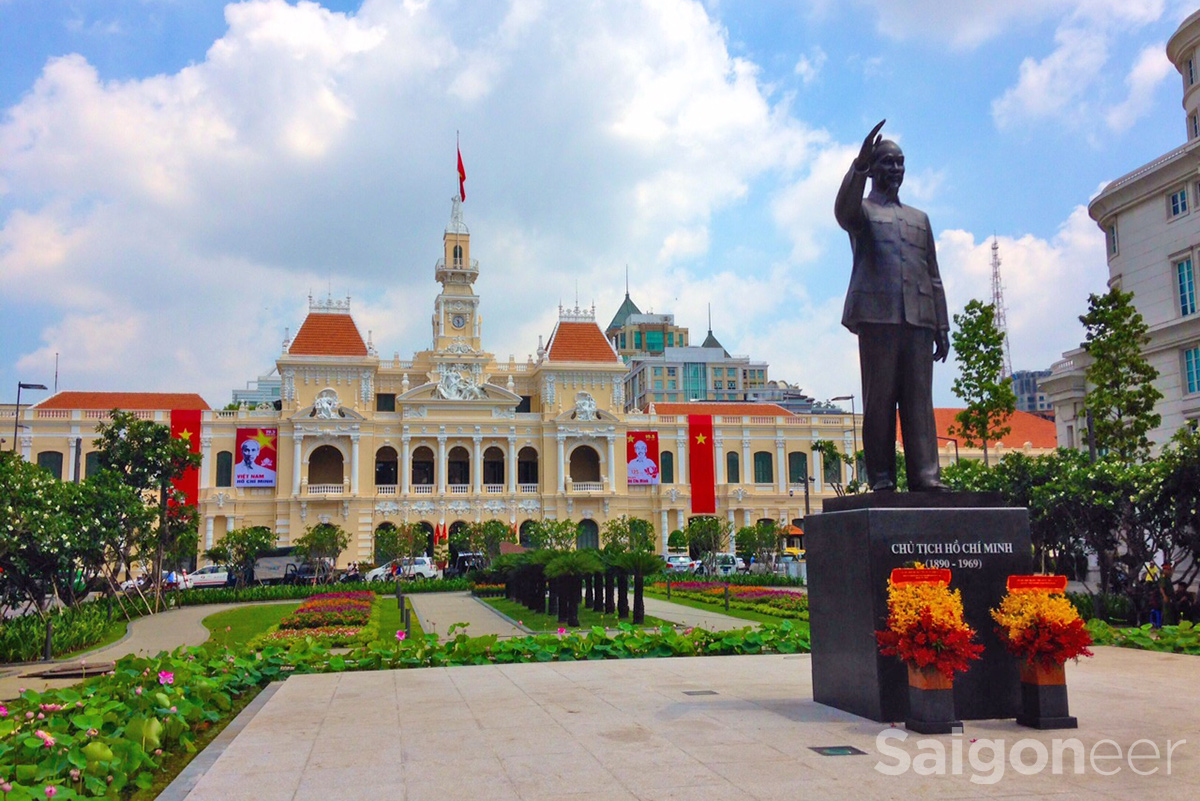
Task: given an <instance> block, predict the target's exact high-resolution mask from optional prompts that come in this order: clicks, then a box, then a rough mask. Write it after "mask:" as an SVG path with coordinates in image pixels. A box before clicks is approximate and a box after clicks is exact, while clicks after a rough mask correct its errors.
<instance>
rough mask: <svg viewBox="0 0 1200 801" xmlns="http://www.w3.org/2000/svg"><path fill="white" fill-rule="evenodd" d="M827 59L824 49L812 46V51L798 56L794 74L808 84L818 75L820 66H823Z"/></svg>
mask: <svg viewBox="0 0 1200 801" xmlns="http://www.w3.org/2000/svg"><path fill="white" fill-rule="evenodd" d="M827 59H828V56H826V55H825V51H824V50H822V49H821V48H820V47H814V48H813V51H812V53H810V54H804V55H801V56H800V60H799V61H797V62H796V74H797V75H799V76H800V80H802V81H804V83H805V85H808V84H810V83H812V82H813V81H815V80H816V79H817V77H818V76H820V74H821V68H822V67H824V66H825V62H826V60H827Z"/></svg>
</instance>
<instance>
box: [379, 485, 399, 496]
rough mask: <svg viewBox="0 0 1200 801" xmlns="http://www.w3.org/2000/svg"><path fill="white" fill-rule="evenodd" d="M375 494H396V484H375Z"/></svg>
mask: <svg viewBox="0 0 1200 801" xmlns="http://www.w3.org/2000/svg"><path fill="white" fill-rule="evenodd" d="M375 494H376V495H395V494H396V485H395V484H377V485H376V486H375Z"/></svg>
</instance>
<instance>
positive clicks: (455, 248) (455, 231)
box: [433, 195, 483, 355]
mask: <svg viewBox="0 0 1200 801" xmlns="http://www.w3.org/2000/svg"><path fill="white" fill-rule="evenodd" d="M442 243H443V247H444V250H445V253H444V254H443V256H442V258H440V259H438V263H437V267H436V268H435V275H436V277H437V281H438V283H439V284H441V285H442V291H441V292H440V293H439V294H438V296H437V298H436V299H435V300H434V304H433V350H434V352H435V353H438V354H458V355H475V354H481V353H482V351H483V348H482V344H481V334H482V323H483V321H482V320H481V318H480V316H479V298H478V297H476V296H475V291H474V290H473V289H472V284H474V283H475V279H476V278H478V277H479V262H477V261H476V260H475V259H472V258H471V233H470V231H468V230H467V226H466V223H464V222H463V218H462V201H461V200H460V199H459V197H458V196H457V195H455V197H454V206H453V208H452V210H451V212H450V224H449V225H447V226H446V233H445V235H444V236H443V237H442Z"/></svg>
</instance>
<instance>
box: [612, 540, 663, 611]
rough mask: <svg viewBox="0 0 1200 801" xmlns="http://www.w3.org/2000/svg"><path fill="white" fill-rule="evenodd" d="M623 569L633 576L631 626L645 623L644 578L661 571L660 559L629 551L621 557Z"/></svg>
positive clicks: (646, 553)
mask: <svg viewBox="0 0 1200 801" xmlns="http://www.w3.org/2000/svg"><path fill="white" fill-rule="evenodd" d="M621 561H622V562H623V563H624V565H625V569H626V570H628V571H629V572H630V573H632V574H633V621H632V622H633V624H634V625H635V626H636V625H639V624H641V623H644V622H646V595H645V585H646V576H647V575H649V574H653V573H657V572H658V571H660V570H662V569H663V560H662V557H661V556H659V555H658V554H656V553H653V552H652V551H630V552H629V553H626V554H624V555H623V556H622V558H621Z"/></svg>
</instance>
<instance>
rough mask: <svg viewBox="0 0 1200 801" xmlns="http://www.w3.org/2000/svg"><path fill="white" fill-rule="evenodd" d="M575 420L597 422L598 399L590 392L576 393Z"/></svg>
mask: <svg viewBox="0 0 1200 801" xmlns="http://www.w3.org/2000/svg"><path fill="white" fill-rule="evenodd" d="M575 419H576V420H595V419H596V399H595V398H593V397H592V396H591V393H588V392H577V393H575Z"/></svg>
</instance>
